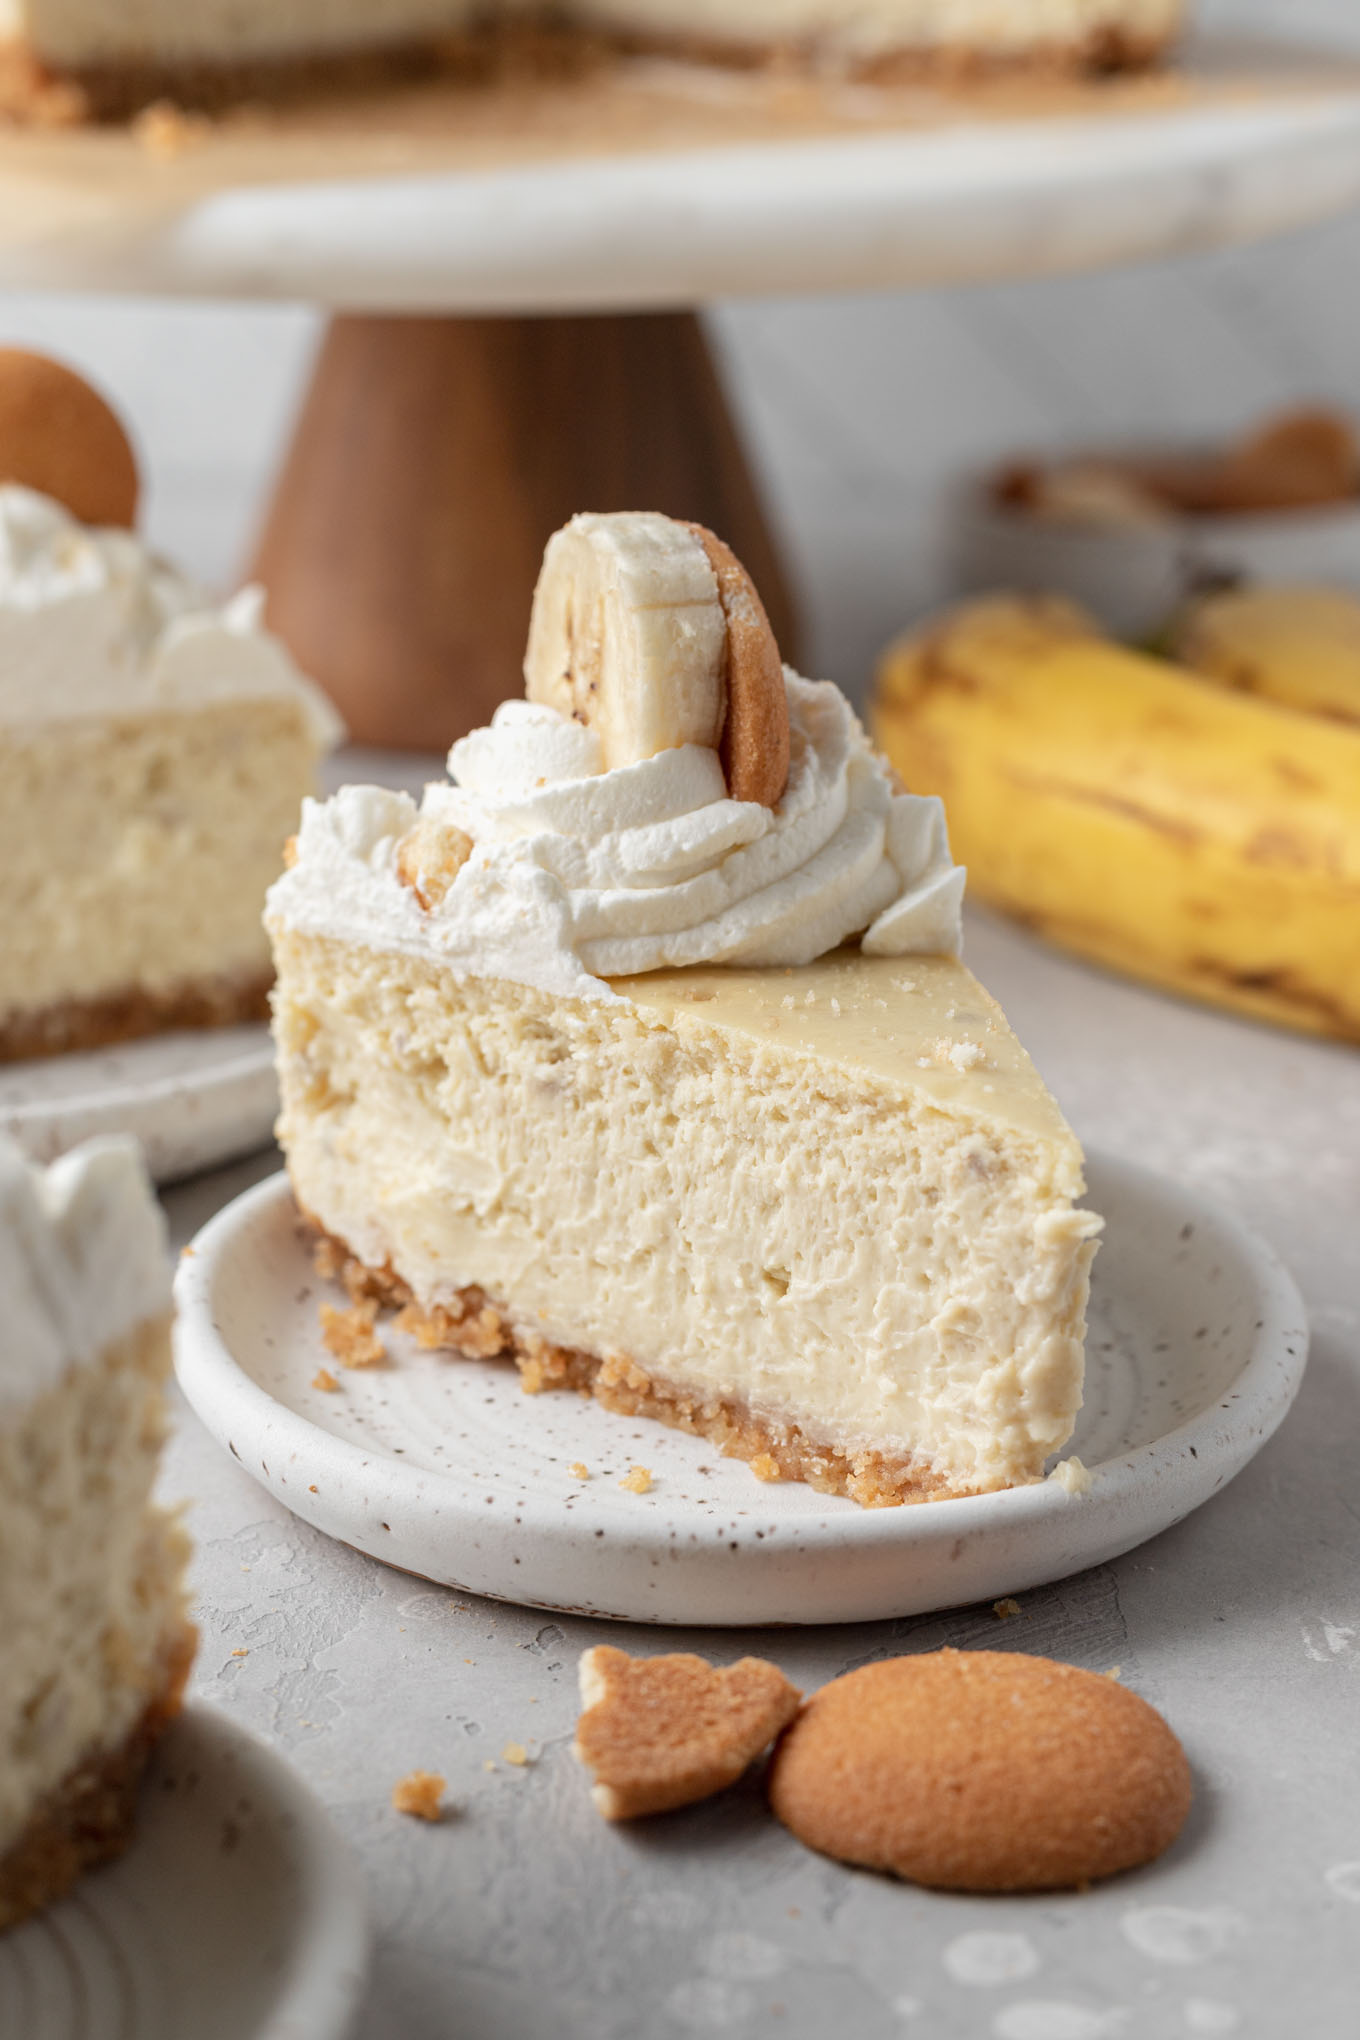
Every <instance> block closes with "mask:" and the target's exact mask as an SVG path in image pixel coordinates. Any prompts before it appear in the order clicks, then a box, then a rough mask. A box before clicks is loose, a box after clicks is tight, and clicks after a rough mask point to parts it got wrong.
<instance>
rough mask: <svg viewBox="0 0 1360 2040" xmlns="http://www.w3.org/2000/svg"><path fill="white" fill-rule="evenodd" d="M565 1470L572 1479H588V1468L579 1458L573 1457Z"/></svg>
mask: <svg viewBox="0 0 1360 2040" xmlns="http://www.w3.org/2000/svg"><path fill="white" fill-rule="evenodd" d="M567 1472H568V1473H569V1474H570V1475H571V1477H572V1479H573V1480H589V1479H590V1468H589V1467H588V1466H587V1465H586V1464H585V1462H584V1461H583V1460H580V1459H573V1460H572V1462H571V1465H570V1466H569V1467H568V1468H567Z"/></svg>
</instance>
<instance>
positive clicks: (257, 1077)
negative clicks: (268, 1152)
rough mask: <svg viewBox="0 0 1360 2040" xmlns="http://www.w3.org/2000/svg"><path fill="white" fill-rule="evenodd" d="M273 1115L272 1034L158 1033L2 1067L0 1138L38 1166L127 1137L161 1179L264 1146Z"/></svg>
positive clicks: (233, 1030) (250, 1030)
mask: <svg viewBox="0 0 1360 2040" xmlns="http://www.w3.org/2000/svg"><path fill="white" fill-rule="evenodd" d="M278 1109H279V1093H278V1086H277V1083H276V1082H275V1078H274V1052H273V1045H272V1043H271V1041H270V1038H269V1029H268V1028H267V1027H265V1026H263V1025H255V1026H248V1027H208V1028H202V1029H192V1028H191V1029H188V1030H186V1031H185V1032H183V1033H180V1034H156V1035H152V1036H150V1037H149V1038H148V1039H147V1040H145V1041H127V1042H122V1043H120V1044H119V1045H118V1046H117V1047H115V1048H100V1049H93V1050H91V1051H90V1052H89V1053H88V1054H84V1055H54V1056H46V1057H43V1058H42V1059H40V1060H38V1061H36V1062H22V1063H0V1132H3V1133H7V1134H9V1135H10V1136H11V1138H13V1139H14V1140H17V1141H18V1143H19V1145H20V1147H21V1148H23V1149H24V1151H25V1152H26V1153H27V1154H29V1155H31V1156H32V1157H33V1159H34V1160H35V1161H39V1162H50V1161H51V1160H52V1159H53V1157H54V1156H56V1155H59V1154H63V1153H64V1152H65V1151H66V1149H67V1148H69V1147H74V1146H75V1144H76V1142H77V1141H82V1140H90V1139H91V1138H93V1136H94V1135H95V1134H101V1133H134V1134H136V1136H137V1138H138V1140H140V1141H141V1143H142V1146H143V1148H144V1149H145V1151H146V1158H147V1165H148V1167H149V1168H150V1170H151V1173H152V1175H153V1176H154V1177H155V1179H156V1181H157V1182H158V1183H169V1182H173V1181H174V1180H175V1178H176V1177H178V1176H189V1175H192V1174H193V1173H194V1172H195V1170H198V1169H209V1168H212V1167H213V1166H214V1164H216V1163H218V1162H229V1161H233V1160H234V1159H235V1158H236V1156H237V1155H248V1154H251V1153H252V1152H253V1151H254V1150H255V1149H256V1148H261V1147H264V1146H265V1145H266V1144H267V1143H268V1141H269V1139H270V1137H271V1135H272V1133H273V1127H274V1119H275V1115H276V1114H277V1112H278Z"/></svg>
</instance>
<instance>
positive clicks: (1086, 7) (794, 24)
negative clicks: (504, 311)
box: [0, 0, 1183, 111]
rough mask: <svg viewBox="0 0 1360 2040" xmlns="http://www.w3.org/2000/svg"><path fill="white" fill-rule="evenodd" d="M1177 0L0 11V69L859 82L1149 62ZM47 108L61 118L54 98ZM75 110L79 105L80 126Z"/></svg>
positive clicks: (700, 0)
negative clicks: (798, 71)
mask: <svg viewBox="0 0 1360 2040" xmlns="http://www.w3.org/2000/svg"><path fill="white" fill-rule="evenodd" d="M1182 12H1183V0H143V4H140V5H138V6H137V7H135V8H133V7H130V6H128V5H127V0H0V67H6V66H7V69H8V73H9V79H10V83H9V87H8V94H7V96H8V97H9V99H10V100H11V101H12V102H13V103H16V104H18V105H20V106H21V107H22V104H23V101H24V97H25V95H26V94H28V95H29V96H30V97H31V98H32V99H33V100H34V102H35V103H39V102H40V101H41V97H42V95H43V93H47V94H49V95H50V94H51V92H52V89H53V87H54V85H57V86H60V84H61V83H63V82H65V83H68V84H70V85H71V86H74V87H75V88H77V89H78V91H79V92H80V93H81V94H83V95H84V96H85V97H84V102H83V103H84V104H87V105H88V106H90V107H92V108H93V109H94V110H96V111H126V110H127V109H129V108H135V107H136V106H138V105H141V104H144V103H145V102H146V101H147V100H148V99H149V98H150V97H152V96H154V95H155V94H157V93H159V92H169V93H173V94H174V95H176V96H178V97H180V98H183V99H187V100H198V101H203V100H207V101H212V100H214V99H218V100H220V99H223V98H230V97H232V96H239V95H241V94H242V93H246V92H252V91H258V90H261V89H263V90H265V91H268V90H269V89H271V88H280V87H282V88H285V89H286V88H290V87H296V85H297V84H298V83H299V82H302V83H311V82H313V81H316V82H319V83H322V84H324V83H325V82H326V81H327V79H328V78H330V77H335V76H344V75H346V74H349V75H354V74H355V73H356V71H357V73H358V75H359V76H361V77H362V76H363V75H365V71H366V70H383V69H398V70H417V71H418V70H420V69H421V68H429V67H431V66H435V65H439V64H447V63H448V62H450V61H454V62H460V63H465V62H471V63H474V64H476V63H478V62H479V61H485V60H486V58H487V57H488V56H489V55H494V54H496V53H497V52H498V50H499V49H500V48H501V47H502V45H503V43H504V38H505V37H506V35H507V34H509V35H511V36H512V37H513V36H516V35H518V36H519V37H521V38H522V37H523V36H524V35H525V33H526V32H529V33H531V34H532V33H534V32H537V34H538V35H540V36H541V35H542V34H544V33H547V34H548V35H549V36H550V37H551V38H552V42H551V45H550V47H551V48H552V49H553V50H554V51H555V52H557V53H559V54H560V53H563V52H566V53H568V54H569V53H570V50H571V39H572V38H573V37H577V38H590V39H593V40H594V41H595V42H598V41H600V40H601V39H603V40H604V41H605V42H606V43H610V42H612V43H616V44H618V45H620V46H622V47H635V48H643V49H653V50H663V51H670V52H676V53H679V54H683V55H692V56H700V57H706V58H715V59H717V60H719V61H722V62H728V63H732V62H737V63H742V64H750V63H763V62H770V61H780V62H794V63H797V64H801V65H804V66H808V67H812V68H816V69H829V70H832V71H837V72H842V73H844V72H850V73H853V74H856V75H860V76H863V75H870V76H873V75H883V74H887V75H892V74H894V73H906V74H908V75H910V74H913V73H918V72H920V71H921V70H923V69H929V68H935V67H938V66H940V65H942V64H943V65H948V66H951V67H959V66H962V67H965V68H971V67H980V68H986V67H989V66H995V65H1013V64H1017V63H1019V64H1030V65H1034V64H1040V65H1057V66H1061V67H1064V68H1072V69H1092V68H1095V69H1101V68H1105V69H1108V68H1114V67H1118V66H1122V65H1133V64H1142V63H1148V62H1151V61H1153V60H1155V59H1156V58H1157V57H1159V56H1160V55H1161V54H1162V53H1163V51H1164V50H1165V49H1166V47H1167V45H1168V44H1169V42H1170V41H1171V39H1172V37H1173V36H1174V35H1175V33H1176V31H1177V29H1178V27H1179V25H1180V20H1181V15H1182ZM48 104H49V105H55V104H56V102H53V101H52V100H51V99H50V97H49V100H48ZM80 104H81V102H80V101H76V100H73V101H71V102H70V108H71V110H77V109H78V107H79V105H80Z"/></svg>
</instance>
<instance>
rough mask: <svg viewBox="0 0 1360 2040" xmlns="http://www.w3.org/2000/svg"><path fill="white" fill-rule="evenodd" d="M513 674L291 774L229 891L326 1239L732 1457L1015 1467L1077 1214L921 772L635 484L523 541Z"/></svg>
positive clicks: (994, 1477)
mask: <svg viewBox="0 0 1360 2040" xmlns="http://www.w3.org/2000/svg"><path fill="white" fill-rule="evenodd" d="M526 676H527V681H528V696H529V699H528V700H527V701H526V702H520V703H507V704H505V705H504V706H503V707H502V708H501V709H500V710H499V711H498V713H497V716H496V718H495V720H494V722H493V724H492V726H491V727H490V728H489V729H486V730H481V731H474V732H473V734H472V735H471V736H469V737H466V738H464V739H463V740H462V741H461V742H460V743H458V744H456V745H455V746H454V749H453V751H452V752H451V754H450V770H451V774H452V779H453V782H454V783H453V784H451V785H440V786H434V787H430V788H427V789H426V792H425V796H424V798H423V800H422V802H421V803H420V805H419V807H417V806H416V805H415V803H413V802H412V801H411V800H410V799H409V798H408V797H407V796H405V795H400V794H394V793H390V792H385V791H382V790H380V789H377V788H358V787H351V788H347V789H345V790H343V791H342V792H341V793H340V794H339V795H338V796H337V797H336V798H335V799H334V800H333V801H331V802H328V803H326V804H325V805H324V806H322V805H316V804H310V805H309V806H308V808H307V809H306V811H305V813H304V819H303V823H302V827H301V830H300V832H299V836H298V839H297V843H296V845H295V847H294V850H293V853H292V863H291V868H290V869H289V870H288V871H287V873H286V874H285V875H284V877H283V878H281V879H280V880H279V882H278V883H277V884H276V885H275V887H274V888H273V890H272V892H271V894H270V900H269V907H268V915H267V918H268V923H269V927H270V931H271V934H272V937H273V941H274V948H275V958H276V963H277V968H278V985H277V990H276V993H275V1031H276V1039H277V1044H278V1057H279V1072H280V1083H281V1088H282V1095H283V1116H282V1119H281V1122H280V1138H281V1140H282V1142H283V1145H284V1148H285V1151H286V1154H287V1159H288V1167H289V1172H290V1175H291V1178H292V1182H293V1185H294V1188H295V1191H296V1194H297V1198H298V1202H299V1204H300V1206H301V1208H302V1210H303V1212H304V1213H305V1214H306V1215H307V1217H308V1218H309V1220H310V1221H311V1222H312V1223H313V1224H314V1225H315V1226H316V1228H317V1229H318V1231H319V1232H320V1233H321V1234H322V1235H323V1236H324V1239H325V1242H326V1251H327V1253H328V1255H329V1256H330V1258H331V1261H332V1263H333V1265H335V1266H336V1267H337V1268H343V1270H344V1272H345V1275H346V1279H347V1281H348V1283H349V1286H350V1288H351V1291H352V1293H354V1294H355V1295H356V1296H359V1297H363V1296H366V1295H367V1296H377V1297H378V1298H380V1299H381V1300H383V1301H385V1302H390V1303H393V1304H399V1305H401V1306H402V1307H403V1308H404V1310H405V1312H406V1316H405V1319H404V1323H405V1325H406V1326H407V1328H409V1329H412V1330H414V1331H415V1332H416V1334H417V1336H418V1337H419V1338H420V1339H421V1341H422V1342H423V1343H426V1344H428V1345H430V1346H435V1347H443V1348H447V1349H448V1350H450V1351H451V1352H454V1353H463V1354H469V1355H476V1356H494V1355H501V1354H504V1355H506V1356H513V1358H514V1359H515V1360H516V1362H517V1363H518V1365H519V1368H520V1370H521V1374H522V1376H523V1380H524V1385H525V1386H526V1388H528V1389H530V1390H531V1391H539V1390H544V1389H551V1388H557V1387H570V1388H575V1389H579V1390H581V1391H583V1392H586V1393H589V1394H592V1395H594V1396H595V1397H596V1398H597V1399H598V1400H599V1401H600V1402H602V1403H603V1404H605V1405H606V1406H607V1407H608V1408H610V1409H613V1410H616V1411H619V1412H622V1413H625V1414H628V1415H636V1414H639V1413H641V1414H645V1415H648V1416H653V1417H659V1418H661V1419H663V1420H664V1421H666V1422H669V1423H672V1424H676V1425H679V1426H681V1427H682V1428H684V1429H686V1430H689V1431H692V1432H694V1433H696V1434H698V1435H700V1436H702V1437H705V1438H708V1439H711V1440H713V1441H714V1442H715V1443H717V1444H718V1445H719V1446H720V1447H721V1448H722V1449H723V1450H724V1451H726V1452H729V1453H732V1454H735V1455H737V1456H739V1457H741V1458H744V1459H746V1460H748V1461H750V1463H751V1464H752V1466H753V1468H754V1470H755V1471H756V1473H757V1474H759V1475H760V1476H762V1477H763V1478H767V1479H780V1478H786V1479H800V1480H807V1481H810V1482H812V1483H813V1484H814V1485H816V1486H818V1487H820V1488H823V1489H826V1490H828V1491H831V1492H836V1493H843V1494H848V1495H851V1496H853V1497H854V1498H855V1499H856V1500H857V1501H860V1502H863V1503H870V1504H881V1503H894V1502H902V1501H907V1500H922V1499H929V1498H934V1497H940V1496H948V1495H960V1494H976V1493H983V1492H988V1491H991V1490H994V1489H998V1488H1004V1487H1008V1486H1012V1485H1015V1484H1017V1483H1021V1482H1026V1481H1033V1480H1037V1479H1039V1478H1040V1477H1041V1476H1042V1473H1043V1470H1044V1462H1045V1460H1046V1459H1047V1457H1048V1456H1049V1455H1050V1454H1051V1453H1053V1452H1056V1451H1057V1450H1058V1449H1059V1448H1060V1447H1061V1446H1062V1445H1063V1444H1064V1443H1065V1442H1066V1440H1067V1439H1068V1437H1069V1436H1070V1434H1071V1431H1072V1427H1073V1422H1074V1419H1075V1416H1076V1412H1077V1410H1078V1408H1079V1406H1080V1402H1081V1384H1082V1366H1083V1339H1084V1325H1085V1307H1086V1299H1087V1285H1088V1276H1089V1269H1090V1263H1091V1258H1092V1255H1093V1253H1094V1250H1095V1234H1096V1232H1097V1230H1098V1228H1099V1221H1098V1220H1097V1219H1096V1218H1094V1217H1093V1216H1092V1215H1090V1214H1089V1213H1087V1212H1085V1211H1082V1210H1080V1209H1078V1208H1077V1199H1078V1198H1079V1197H1080V1196H1081V1194H1082V1189H1083V1184H1082V1171H1081V1154H1080V1150H1079V1148H1078V1146H1077V1143H1076V1141H1075V1139H1074V1137H1073V1135H1072V1133H1071V1132H1070V1130H1069V1129H1068V1127H1067V1126H1066V1124H1065V1122H1064V1120H1063V1118H1062V1115H1061V1113H1060V1112H1059V1110H1058V1108H1057V1106H1056V1104H1055V1103H1054V1102H1053V1100H1052V1099H1051V1098H1050V1096H1049V1095H1048V1093H1047V1092H1046V1091H1045V1089H1044V1087H1043V1085H1042V1083H1041V1082H1040V1080H1039V1077H1038V1076H1037V1074H1036V1073H1035V1071H1034V1069H1033V1066H1032V1065H1031V1063H1030V1062H1029V1060H1028V1058H1027V1057H1026V1055H1025V1053H1024V1050H1023V1049H1022V1048H1021V1047H1020V1045H1019V1043H1018V1042H1017V1041H1016V1039H1015V1037H1014V1035H1013V1034H1012V1033H1011V1031H1010V1029H1009V1028H1008V1026H1007V1025H1006V1022H1005V1019H1004V1017H1003V1016H1002V1014H1001V1012H1000V1010H999V1009H998V1007H997V1006H996V1004H995V1002H994V1001H993V1000H992V999H990V998H989V997H988V995H987V994H986V992H984V991H983V989H982V987H981V986H980V985H979V984H978V983H977V982H976V980H975V979H974V978H973V977H971V976H970V974H969V973H968V971H967V970H966V969H965V968H964V967H963V965H962V964H961V963H960V962H959V961H958V956H957V951H958V944H959V908H960V902H961V895H962V888H963V874H962V872H960V871H959V870H957V869H956V868H955V867H954V866H953V865H952V863H951V862H950V859H949V854H948V846H947V841H946V837H945V830H944V821H943V814H942V811H941V809H940V807H939V804H938V802H935V801H931V800H922V799H918V798H916V797H914V796H912V795H911V794H909V793H905V792H903V791H901V790H900V788H899V786H898V785H897V783H896V782H895V781H894V779H893V777H892V775H891V773H890V771H889V769H888V767H887V766H886V765H885V764H884V762H883V761H882V760H881V759H880V758H879V757H878V756H877V755H876V754H875V753H874V752H873V751H872V749H871V747H870V745H869V743H868V740H867V738H866V737H865V735H864V732H863V731H862V729H861V728H860V725H859V723H858V721H857V720H856V718H855V716H854V714H853V712H852V711H851V709H850V707H849V705H848V703H847V702H846V701H845V699H844V697H843V696H842V695H840V694H839V692H838V691H837V690H836V689H835V688H834V687H831V686H829V685H825V684H814V683H810V682H808V681H806V680H803V679H801V678H800V677H799V676H798V675H796V674H794V673H792V672H789V671H786V670H785V669H783V668H782V667H781V666H780V663H779V660H778V656H777V653H776V652H775V649H774V645H773V640H772V638H771V637H770V633H769V626H768V624H767V622H766V621H765V617H764V612H763V610H762V608H761V606H760V603H759V599H758V597H757V596H756V594H755V591H754V590H753V589H752V588H751V586H750V583H749V581H748V580H747V578H746V576H745V575H744V573H743V571H742V569H741V568H740V566H739V564H738V563H737V562H736V561H735V560H734V559H733V558H732V556H731V554H730V553H729V552H728V551H727V550H726V548H725V547H723V546H722V545H721V544H720V543H719V542H718V541H717V540H715V539H713V538H712V536H711V535H710V534H708V533H705V532H702V531H700V530H698V529H697V528H695V527H690V526H686V525H680V524H675V523H672V522H671V521H670V520H669V519H667V518H663V517H658V516H648V515H625V516H613V517H582V518H577V519H575V520H573V522H572V524H571V525H569V526H568V527H567V528H566V529H565V531H563V532H561V533H559V534H558V535H557V537H556V538H554V539H553V540H552V541H551V543H550V545H549V548H548V552H547V555H546V558H545V563H544V570H543V574H542V577H541V579H540V583H539V588H538V593H537V596H536V598H535V606H534V613H533V617H532V619H531V625H530V635H529V651H528V656H527V659H526ZM532 1422H533V1415H532V1411H531V1410H526V1413H525V1423H526V1424H531V1423H532Z"/></svg>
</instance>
